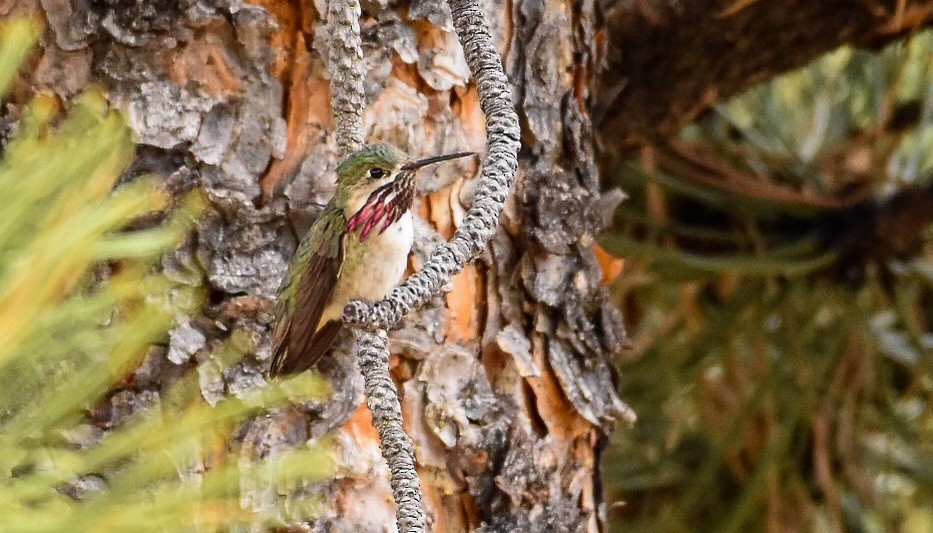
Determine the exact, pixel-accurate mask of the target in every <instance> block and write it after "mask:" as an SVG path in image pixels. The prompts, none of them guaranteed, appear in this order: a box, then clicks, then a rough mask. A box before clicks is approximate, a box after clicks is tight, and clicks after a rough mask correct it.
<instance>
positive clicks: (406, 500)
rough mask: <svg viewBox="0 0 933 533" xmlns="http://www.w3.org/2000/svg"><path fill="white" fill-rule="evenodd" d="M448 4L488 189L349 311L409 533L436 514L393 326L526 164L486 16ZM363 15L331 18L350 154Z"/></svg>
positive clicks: (481, 231)
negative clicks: (419, 264)
mask: <svg viewBox="0 0 933 533" xmlns="http://www.w3.org/2000/svg"><path fill="white" fill-rule="evenodd" d="M448 3H449V5H450V10H451V15H452V18H453V21H454V27H455V28H456V31H457V36H458V37H459V39H460V43H461V44H462V46H463V49H464V53H465V55H466V59H467V63H468V65H469V67H470V70H471V72H472V73H473V77H474V79H475V81H476V86H477V91H478V93H479V98H480V107H481V108H482V110H483V113H484V114H485V115H486V159H485V161H484V164H483V169H482V172H481V175H480V180H481V181H480V187H479V190H478V192H477V193H476V196H475V199H474V201H473V205H472V206H471V207H470V210H469V211H468V212H467V215H466V217H465V219H464V222H463V225H462V226H461V227H460V228H459V229H458V230H457V232H456V233H455V234H454V237H453V239H451V241H450V242H449V243H447V244H444V245H441V246H439V247H438V248H437V249H436V250H434V252H433V253H432V254H431V257H430V258H429V259H428V262H427V264H426V265H425V266H424V268H423V269H421V270H420V271H419V272H418V273H416V274H414V275H413V276H411V277H410V278H408V279H407V280H405V281H404V282H403V283H402V284H401V285H400V286H399V287H397V288H395V289H394V290H393V291H392V293H391V294H389V296H387V297H386V298H385V299H383V300H382V301H379V302H376V303H373V304H367V303H365V302H359V301H355V302H351V303H350V304H349V305H348V306H347V308H346V309H345V311H344V317H343V318H344V322H345V323H346V324H347V325H349V326H351V327H352V328H353V333H354V335H355V336H356V341H357V346H358V349H359V363H360V370H361V372H362V373H363V380H364V388H365V391H366V401H367V405H369V409H370V411H371V412H372V416H373V425H374V426H375V427H376V429H377V431H378V432H379V438H380V443H381V449H382V456H383V458H385V460H386V463H387V464H388V467H389V472H390V474H391V481H390V483H391V486H392V494H393V496H394V498H395V503H396V506H397V510H396V521H397V524H398V529H399V531H400V532H401V533H423V532H424V531H425V529H426V520H425V515H424V510H423V509H422V505H421V500H422V496H421V486H420V482H419V480H418V473H417V471H416V470H415V461H414V450H413V448H412V442H411V439H410V438H409V436H408V435H407V434H406V433H405V429H404V427H403V425H402V412H401V405H400V403H399V399H398V391H397V389H396V387H395V383H394V382H393V381H392V378H391V376H390V375H389V350H388V346H387V343H386V329H388V328H389V327H390V326H392V325H394V324H395V323H397V322H398V321H399V320H400V319H401V317H402V316H403V315H404V314H406V313H408V312H409V311H412V310H413V309H415V308H417V307H421V306H422V305H424V304H425V303H426V302H427V301H428V300H430V299H431V298H432V297H434V296H435V295H437V294H440V293H441V291H442V288H443V287H444V286H445V285H446V284H448V282H449V281H450V279H451V277H452V276H453V275H454V274H456V273H458V272H460V271H461V270H463V267H464V266H465V265H466V264H467V263H468V262H469V261H470V260H472V259H473V258H475V257H476V256H477V255H478V254H479V253H480V252H481V251H482V250H483V249H484V248H485V247H486V243H487V241H488V240H489V238H490V237H491V236H492V233H493V231H494V230H495V227H496V225H497V224H498V223H499V214H500V213H501V212H502V207H503V205H504V204H505V200H506V197H507V196H508V194H509V190H510V189H511V186H512V182H513V180H514V178H515V171H516V170H517V169H518V147H519V125H518V116H517V115H516V113H515V111H514V109H513V107H512V91H511V87H510V85H509V80H508V78H507V77H506V75H505V72H504V70H503V68H502V62H501V60H500V59H499V54H498V52H497V51H496V49H495V47H494V46H493V44H492V37H491V36H490V34H489V27H488V25H487V23H486V19H485V16H484V15H483V12H482V11H481V10H480V8H479V6H478V5H477V3H476V1H475V0H449V1H448ZM359 14H360V7H359V3H358V2H357V1H356V0H331V1H330V3H329V5H328V24H329V25H330V26H331V28H332V29H331V31H332V39H333V40H332V41H331V47H330V51H329V55H328V57H329V60H330V68H331V69H332V70H331V76H332V91H333V96H332V106H333V111H334V118H335V120H336V122H337V131H336V136H337V144H338V146H339V147H340V148H341V151H342V152H343V153H344V154H346V153H348V152H350V151H352V150H353V149H355V148H357V147H359V146H360V145H361V144H362V142H363V139H362V109H363V90H362V53H361V51H360V37H359V21H358V18H359Z"/></svg>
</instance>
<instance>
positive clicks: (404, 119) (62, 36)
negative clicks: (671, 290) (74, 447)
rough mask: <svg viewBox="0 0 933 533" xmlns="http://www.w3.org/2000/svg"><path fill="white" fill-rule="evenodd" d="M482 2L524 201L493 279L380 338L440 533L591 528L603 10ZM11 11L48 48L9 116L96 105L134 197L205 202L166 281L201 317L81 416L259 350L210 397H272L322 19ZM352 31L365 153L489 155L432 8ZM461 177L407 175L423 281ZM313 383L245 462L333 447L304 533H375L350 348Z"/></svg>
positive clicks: (514, 203)
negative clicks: (247, 393) (41, 98)
mask: <svg viewBox="0 0 933 533" xmlns="http://www.w3.org/2000/svg"><path fill="white" fill-rule="evenodd" d="M484 5H485V9H486V11H487V16H488V20H489V21H490V23H491V25H492V33H493V37H494V39H495V40H496V43H497V46H498V48H499V50H500V52H501V53H502V56H503V60H504V63H505V66H506V71H507V74H508V75H509V77H510V79H511V80H512V82H513V83H514V86H515V95H516V98H515V105H516V108H517V110H518V111H519V115H520V117H521V120H522V122H523V124H522V125H523V130H524V131H523V139H522V141H523V146H522V153H521V167H520V170H519V174H518V179H517V184H516V187H515V192H514V197H513V199H512V200H511V201H510V202H509V204H508V205H507V208H506V213H505V214H504V216H503V220H502V221H501V223H500V226H499V229H498V231H497V233H496V235H495V237H494V239H493V241H492V242H491V244H490V246H489V247H488V249H487V250H486V251H485V253H484V255H483V256H482V257H481V259H480V260H479V261H478V262H476V263H475V264H473V265H471V266H469V267H467V269H466V270H465V271H464V272H463V273H461V274H460V275H458V276H457V277H456V278H455V279H454V281H453V282H452V283H451V286H450V291H449V292H448V293H447V294H446V296H444V297H443V298H439V299H437V301H435V302H434V304H433V305H431V306H428V307H427V308H425V309H422V310H420V311H418V312H416V313H414V314H413V315H412V316H408V317H406V319H405V321H404V323H403V325H402V327H401V328H400V329H398V330H396V331H393V332H391V334H390V347H391V348H392V352H393V358H392V365H393V366H392V368H393V375H394V378H395V379H396V383H397V385H398V387H399V390H400V392H401V395H402V398H401V400H402V408H403V412H404V415H405V422H406V428H407V430H408V431H409V433H410V435H411V436H412V438H413V440H414V443H415V454H416V459H417V461H418V470H419V474H420V476H421V482H422V488H423V491H424V495H425V505H426V508H427V512H428V515H429V521H430V526H431V528H432V530H433V531H467V530H474V529H480V530H485V531H514V530H520V529H526V530H531V531H598V530H599V529H600V528H601V527H602V525H603V521H604V508H603V503H604V502H603V501H602V495H601V488H600V481H599V475H598V473H599V469H598V464H599V455H600V452H601V449H602V447H603V446H604V444H605V437H606V435H607V432H608V430H609V428H610V427H611V425H612V423H613V422H615V421H617V420H619V419H622V418H628V417H630V413H629V412H628V411H627V409H626V407H625V406H624V404H623V403H622V402H621V401H620V400H619V398H618V397H617V396H616V394H615V391H614V386H613V377H612V372H611V367H610V365H609V358H610V357H611V356H612V355H613V354H615V353H617V352H618V351H620V350H621V348H622V347H623V346H624V345H625V343H626V342H627V340H626V336H625V332H624V329H623V328H622V321H621V317H620V314H619V312H618V311H617V310H616V309H614V308H613V307H612V305H611V304H610V303H609V301H608V299H607V295H606V293H605V291H604V289H603V278H604V277H605V276H609V275H612V273H613V272H616V273H617V271H618V268H619V265H618V263H616V262H613V261H612V260H605V259H604V260H603V261H602V264H601V263H600V259H598V257H601V258H605V256H604V255H600V256H598V255H597V253H598V251H597V250H594V249H593V246H594V245H593V237H594V236H595V235H596V234H597V233H598V232H599V231H600V229H601V228H602V227H603V225H604V223H605V221H606V218H607V215H608V214H611V212H612V209H613V208H614V206H615V205H616V204H617V203H618V201H619V199H620V195H618V194H610V195H606V196H601V195H600V192H599V180H598V175H597V172H596V168H595V164H594V161H593V146H592V144H593V138H592V132H593V128H592V125H591V123H590V119H589V116H588V112H587V110H586V105H585V103H586V102H587V100H588V97H589V94H588V87H589V86H590V85H591V83H592V80H593V78H594V76H595V75H596V57H597V49H596V46H597V44H596V39H595V35H596V34H595V32H594V28H596V27H597V24H598V21H599V14H598V13H597V12H596V9H597V8H596V6H595V3H594V2H593V1H583V2H573V1H570V0H549V1H545V2H536V1H516V2H513V3H506V4H503V3H500V2H493V1H487V2H485V4H484ZM16 13H26V14H38V16H41V17H42V18H43V19H44V21H45V22H46V25H47V30H46V32H45V35H44V37H43V41H42V50H41V53H40V54H39V56H38V57H37V58H36V60H35V61H34V62H33V64H32V65H31V66H30V69H31V70H30V71H29V72H28V73H27V75H26V76H25V77H24V83H23V84H22V87H21V91H20V92H19V93H17V96H16V101H19V102H22V101H23V100H24V98H25V95H26V94H27V93H28V92H30V91H46V92H54V93H55V94H57V95H58V96H59V97H61V98H62V99H63V100H67V99H68V98H70V97H71V96H73V95H75V94H76V93H78V92H79V91H81V90H82V89H84V88H85V87H87V86H89V85H90V84H101V85H103V86H104V87H105V88H106V89H107V91H108V94H109V98H110V100H111V102H112V103H113V104H114V105H116V106H118V107H120V108H122V109H124V110H125V112H126V116H127V119H128V121H129V123H130V125H131V127H132V129H133V130H134V132H135V133H136V134H137V136H138V140H139V142H140V148H139V150H138V157H137V161H136V162H135V163H134V165H133V167H132V168H131V170H130V172H129V173H128V176H127V179H129V178H132V177H133V176H136V175H139V174H142V173H153V174H156V175H158V176H160V177H162V179H163V180H164V182H165V183H166V185H167V186H168V187H170V188H171V189H172V190H173V191H175V192H177V193H178V194H181V193H183V192H185V191H188V190H190V189H194V188H199V189H202V190H203V191H204V192H205V193H206V195H207V196H208V198H209V199H210V204H211V209H210V211H209V213H208V215H207V217H206V218H205V219H204V220H203V221H202V222H201V224H200V225H199V228H198V231H197V233H196V235H193V236H192V238H191V239H190V240H189V241H188V242H187V243H186V245H185V246H183V247H182V248H181V249H180V250H178V251H177V252H175V253H173V254H171V255H170V256H167V257H166V258H165V259H164V261H163V268H164V270H165V271H166V273H167V274H168V275H170V276H172V277H173V278H175V279H178V280H181V281H184V282H186V283H191V284H203V285H204V286H205V287H206V289H207V291H208V294H209V298H208V299H207V302H206V304H205V306H204V309H203V311H202V313H201V314H200V315H199V316H195V317H191V318H189V319H185V320H183V321H182V323H180V324H179V325H178V327H176V328H175V329H174V330H173V331H172V332H171V334H170V336H169V338H168V339H167V340H166V344H165V346H163V347H161V348H159V349H155V350H153V351H152V353H151V354H150V355H149V356H148V357H147V359H146V361H145V362H144V363H143V365H142V366H141V368H140V369H139V370H138V371H137V372H136V374H135V376H134V380H133V382H132V383H131V387H130V390H128V391H126V390H125V391H122V392H121V393H120V394H119V395H114V396H113V397H112V398H111V399H110V400H108V401H109V402H110V403H111V404H112V405H111V406H110V407H112V408H109V409H106V408H105V409H99V410H95V412H99V413H100V414H99V415H95V416H100V417H111V416H112V417H116V416H125V413H127V412H132V411H134V410H138V409H142V408H144V407H145V406H147V405H151V404H152V403H153V402H158V401H159V400H158V397H159V394H160V393H161V392H163V391H165V390H166V389H167V387H169V386H170V385H171V384H172V383H173V382H174V381H175V380H177V378H178V376H179V375H180V374H182V373H183V372H184V371H185V370H187V369H190V368H192V367H193V366H194V365H195V364H197V363H198V362H203V361H204V360H205V359H207V358H209V353H210V351H211V348H212V347H214V346H216V345H218V344H219V343H221V342H223V341H224V340H225V339H227V338H229V337H230V336H232V335H238V336H241V337H242V338H248V339H251V340H252V341H253V343H254V344H255V346H256V349H255V350H254V352H255V353H254V356H252V357H250V358H247V359H246V360H244V361H241V362H239V363H237V364H236V365H235V366H234V367H233V368H230V369H220V368H219V367H217V368H218V370H217V371H216V372H210V371H202V372H201V373H200V386H201V393H202V396H203V397H204V400H205V401H207V402H214V401H216V400H217V399H219V398H220V397H221V396H223V395H227V394H234V395H235V394H238V393H240V392H242V391H244V390H247V389H249V388H252V387H257V386H263V384H264V382H263V378H262V376H261V374H262V371H263V370H264V369H265V367H267V366H268V362H269V361H268V359H269V337H270V327H271V320H272V316H271V309H272V304H273V302H274V297H275V292H276V289H277V287H278V284H279V281H280V279H281V277H282V275H284V273H285V269H286V266H287V263H288V261H289V260H290V257H291V254H292V252H293V250H294V248H295V245H296V239H297V237H298V236H300V235H301V234H302V233H303V232H304V231H305V230H306V229H307V228H308V226H309V225H310V223H311V222H312V221H313V220H314V218H315V217H316V216H317V214H318V213H319V212H320V209H321V207H322V206H323V204H324V203H325V202H326V201H327V199H328V198H329V196H330V194H331V193H332V191H333V168H334V166H335V165H336V163H337V162H338V161H337V152H338V150H337V147H336V145H335V142H334V127H335V125H334V124H333V121H332V118H331V109H330V92H329V91H330V89H329V80H328V76H327V69H326V68H325V61H326V60H327V59H326V58H327V53H326V49H327V46H328V35H327V32H326V31H325V29H324V28H325V27H324V25H323V21H322V17H323V15H322V14H323V13H326V4H325V2H323V1H318V2H312V1H310V0H301V1H290V2H287V1H285V0H257V1H256V2H254V3H252V4H250V3H244V2H239V1H234V0H185V1H170V0H159V1H156V2H151V1H147V2H142V1H135V0H97V1H95V0H90V1H79V0H75V1H72V2H69V1H66V0H42V1H41V2H35V1H29V0H17V1H10V0H7V1H6V2H0V14H3V15H4V16H9V15H12V14H16ZM362 28H363V51H364V61H365V64H366V69H367V75H366V78H365V80H364V88H365V94H366V109H365V112H364V135H365V136H366V137H367V140H368V141H388V142H392V143H394V144H396V145H398V146H400V147H403V148H405V149H407V150H408V151H409V152H410V153H411V155H413V156H421V155H427V154H436V153H444V152H449V151H459V150H477V151H480V150H482V149H483V146H484V123H483V117H482V113H481V112H480V110H479V106H478V101H477V94H476V90H475V88H474V87H473V86H472V85H471V83H470V80H469V70H468V69H467V67H466V64H465V62H464V58H463V54H462V50H461V49H460V46H459V44H458V43H457V39H456V36H455V35H454V33H453V28H452V24H451V20H450V15H449V12H448V10H447V8H446V4H445V3H444V2H441V1H432V0H421V1H413V2H411V3H405V4H404V5H400V6H394V5H391V6H390V5H389V3H388V2H383V1H372V2H364V3H363V17H362ZM14 103H15V102H14ZM9 112H10V113H13V114H15V113H16V107H15V105H14V106H12V107H11V108H10V110H9ZM471 165H473V166H475V165H474V164H471V163H460V164H452V165H447V166H444V167H440V168H438V169H437V170H436V171H433V172H430V173H429V172H424V173H422V175H421V176H420V183H419V191H420V193H421V195H420V199H419V201H418V202H417V204H416V211H417V213H418V214H419V215H420V222H419V223H418V224H417V230H416V245H415V249H414V250H413V253H412V257H411V267H412V268H418V266H419V265H420V264H421V263H422V262H423V261H424V259H425V257H426V256H427V254H428V253H429V252H430V250H431V249H432V248H433V246H435V245H436V244H437V243H438V242H441V241H442V240H443V239H447V238H449V237H450V236H451V234H452V233H453V231H454V229H455V228H456V227H457V226H458V224H459V223H460V222H461V220H462V215H463V213H464V212H465V209H466V207H467V206H469V204H470V201H471V197H472V194H473V187H475V181H476V180H475V179H474V176H475V174H476V170H477V169H476V168H473V166H471ZM604 267H605V268H604ZM206 368H210V367H209V366H208V367H206ZM320 371H321V372H323V373H324V374H325V375H327V376H328V377H329V378H330V380H331V382H332V387H333V391H334V392H333V394H332V397H331V398H330V400H328V401H327V402H324V403H314V402H309V403H307V404H303V405H296V406H294V407H293V408H289V409H285V410H281V411H278V412H276V413H273V414H270V415H269V416H266V417H262V418H259V419H257V420H254V421H252V422H250V423H249V424H248V425H247V427H245V428H244V429H243V431H242V432H241V440H240V442H238V443H236V445H234V449H236V450H238V453H243V454H250V455H252V456H260V457H262V456H266V455H269V454H274V453H277V452H278V451H281V450H283V449H285V448H287V447H291V446H296V445H300V444H302V443H304V442H305V441H307V440H309V439H317V438H319V437H322V436H324V435H325V434H328V435H330V439H329V442H330V443H331V445H332V446H333V449H334V457H335V458H336V462H337V464H338V472H339V477H338V478H336V479H334V480H332V481H329V482H327V483H324V484H321V485H320V486H316V487H312V488H311V489H310V490H312V491H314V492H316V493H318V494H320V495H322V496H323V501H324V502H326V504H327V505H326V508H325V509H324V511H323V514H322V515H321V516H320V518H319V519H318V520H317V521H316V522H315V523H314V524H312V526H313V528H314V529H315V530H321V531H351V530H353V531H382V530H383V528H385V527H386V526H388V525H391V524H394V520H395V518H394V517H395V510H394V506H393V504H392V501H391V497H390V492H389V485H388V480H387V472H386V469H385V466H384V464H383V462H382V458H381V456H380V454H379V449H378V440H377V436H376V432H375V430H374V429H373V428H372V425H371V420H370V414H369V411H368V409H367V408H366V406H365V402H364V400H363V397H362V380H361V378H360V377H359V375H358V370H357V368H356V366H355V361H354V356H353V350H352V349H349V348H348V347H347V346H346V344H345V343H344V344H342V347H341V349H339V350H337V351H336V353H335V354H334V356H333V357H332V358H330V359H329V360H327V361H325V362H324V363H323V364H322V365H321V367H320ZM117 403H119V405H117ZM116 413H123V415H117V414H116ZM101 422H106V424H102V425H107V426H108V427H110V426H111V425H113V424H112V423H114V422H118V421H115V420H102V421H101ZM244 485H245V486H249V487H250V489H249V491H250V499H251V500H252V503H253V504H254V505H268V504H271V503H272V502H274V501H275V500H276V499H277V498H279V497H280V496H279V495H277V494H275V493H274V492H273V491H272V490H271V489H270V488H268V487H264V486H263V485H262V484H261V482H260V481H259V480H244ZM392 527H394V526H392Z"/></svg>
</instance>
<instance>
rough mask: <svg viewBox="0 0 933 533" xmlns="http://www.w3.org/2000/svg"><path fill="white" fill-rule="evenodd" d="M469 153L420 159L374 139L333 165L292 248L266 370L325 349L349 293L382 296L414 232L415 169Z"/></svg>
mask: <svg viewBox="0 0 933 533" xmlns="http://www.w3.org/2000/svg"><path fill="white" fill-rule="evenodd" d="M471 155H474V154H473V152H458V153H452V154H447V155H441V156H435V157H428V158H425V159H420V160H417V161H414V160H411V159H409V158H408V157H407V156H406V155H405V154H404V153H403V152H402V151H400V150H399V149H398V148H395V147H394V146H391V145H388V144H371V145H367V146H364V147H363V148H361V149H359V150H357V151H355V152H353V153H351V154H350V155H348V156H347V157H346V158H345V159H344V160H343V161H342V162H341V163H340V164H339V165H338V166H337V170H336V173H337V192H336V193H335V194H334V197H333V198H332V199H331V200H330V202H328V204H327V205H326V206H325V207H324V211H323V213H322V214H321V216H320V218H318V220H317V221H316V222H315V223H314V224H313V225H312V226H311V229H310V230H308V233H307V234H306V235H305V237H304V238H303V239H302V241H301V243H300V244H299V246H298V249H297V250H296V252H295V257H294V259H293V260H292V263H291V265H290V267H289V270H288V274H287V275H286V276H285V279H284V280H283V281H282V285H281V288H280V289H279V295H278V303H277V306H276V313H275V314H276V323H275V330H274V333H273V351H272V365H271V367H270V369H269V376H270V377H276V376H280V375H286V374H294V373H297V372H302V371H304V370H307V369H308V368H310V367H311V366H312V365H313V364H314V363H315V362H317V360H318V359H320V358H321V356H323V355H324V354H325V353H326V352H327V351H328V349H330V347H331V345H332V344H333V342H334V340H335V339H336V338H337V335H338V333H340V330H341V328H342V327H343V322H342V321H341V315H342V313H343V308H344V307H346V305H347V304H348V303H349V302H350V301H351V300H357V299H359V300H368V301H374V300H379V299H381V298H383V297H385V296H386V295H387V294H388V293H389V291H390V290H391V289H392V288H393V287H395V285H396V283H398V282H399V280H400V279H401V278H402V274H404V273H405V266H406V265H407V263H408V253H409V252H410V251H411V245H412V241H413V239H414V228H413V226H412V215H411V205H412V200H413V199H414V193H415V187H414V176H415V172H417V171H418V169H420V168H422V167H425V166H427V165H431V164H434V163H439V162H441V161H447V160H450V159H456V158H460V157H467V156H471Z"/></svg>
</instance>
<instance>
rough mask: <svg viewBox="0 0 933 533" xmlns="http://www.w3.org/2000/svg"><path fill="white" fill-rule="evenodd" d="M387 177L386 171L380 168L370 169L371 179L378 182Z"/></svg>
mask: <svg viewBox="0 0 933 533" xmlns="http://www.w3.org/2000/svg"><path fill="white" fill-rule="evenodd" d="M385 175H386V171H385V170H382V169H381V168H379V167H376V168H371V169H369V177H370V178H372V179H374V180H377V179H380V178H382V177H383V176H385Z"/></svg>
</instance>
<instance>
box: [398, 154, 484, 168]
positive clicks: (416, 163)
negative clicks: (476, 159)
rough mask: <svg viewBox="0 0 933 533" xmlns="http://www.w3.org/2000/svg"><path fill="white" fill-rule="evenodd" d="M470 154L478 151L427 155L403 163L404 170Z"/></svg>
mask: <svg viewBox="0 0 933 533" xmlns="http://www.w3.org/2000/svg"><path fill="white" fill-rule="evenodd" d="M470 155H476V152H457V153H455V154H447V155H436V156H434V157H425V158H424V159H419V160H417V161H412V162H411V163H405V164H404V165H402V170H418V169H419V168H421V167H425V166H428V165H432V164H434V163H440V162H441V161H447V160H449V159H458V158H461V157H467V156H470Z"/></svg>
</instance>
